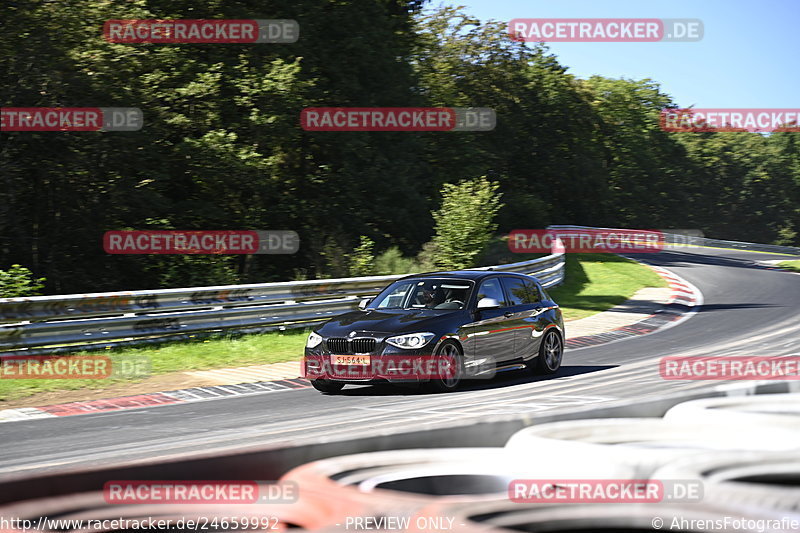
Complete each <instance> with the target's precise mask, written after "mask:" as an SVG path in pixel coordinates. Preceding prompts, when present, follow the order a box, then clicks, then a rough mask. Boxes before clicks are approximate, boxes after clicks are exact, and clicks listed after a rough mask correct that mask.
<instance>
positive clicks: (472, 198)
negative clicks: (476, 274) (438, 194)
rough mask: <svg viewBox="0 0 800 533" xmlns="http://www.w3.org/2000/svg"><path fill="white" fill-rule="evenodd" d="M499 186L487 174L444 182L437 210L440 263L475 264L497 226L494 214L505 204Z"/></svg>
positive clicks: (448, 266) (451, 265) (448, 265)
mask: <svg viewBox="0 0 800 533" xmlns="http://www.w3.org/2000/svg"><path fill="white" fill-rule="evenodd" d="M498 188H499V184H498V183H496V182H491V181H489V180H488V179H486V178H485V177H480V178H477V179H474V180H470V181H461V182H459V183H458V184H452V183H446V184H445V185H444V187H443V188H442V206H441V208H440V209H439V210H438V211H436V212H435V213H433V218H434V220H435V221H436V235H435V237H434V239H433V241H434V243H436V246H437V248H438V253H439V255H438V256H437V258H436V266H438V267H440V268H443V269H456V270H457V269H462V268H468V267H471V266H474V265H475V262H476V260H477V258H478V257H479V256H480V254H481V253H483V251H484V250H485V249H486V245H487V244H488V243H489V241H490V240H491V238H492V235H493V234H494V232H495V230H496V229H497V224H496V223H495V222H494V218H495V216H496V215H497V212H498V211H499V210H500V208H501V207H502V206H503V204H501V203H500V197H501V194H500V193H498V192H497V189H498Z"/></svg>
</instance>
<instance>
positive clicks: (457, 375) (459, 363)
mask: <svg viewBox="0 0 800 533" xmlns="http://www.w3.org/2000/svg"><path fill="white" fill-rule="evenodd" d="M435 355H444V356H447V357H448V358H451V359H453V360H455V361H456V367H455V371H454V372H453V375H452V376H448V377H441V378H431V380H430V381H429V382H428V384H427V385H428V387H427V388H428V389H429V390H431V391H432V392H451V391H454V390H456V389H457V388H458V386H459V385H460V384H461V381H462V380H463V379H464V354H463V353H462V352H461V346H459V345H458V343H456V342H454V341H449V340H448V341H444V342H443V343H442V344H441V346H439V348H438V349H437V350H436V354H435Z"/></svg>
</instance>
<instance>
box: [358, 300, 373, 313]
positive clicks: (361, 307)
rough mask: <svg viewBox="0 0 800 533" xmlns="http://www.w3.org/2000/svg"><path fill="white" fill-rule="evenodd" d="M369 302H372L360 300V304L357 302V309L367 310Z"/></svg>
mask: <svg viewBox="0 0 800 533" xmlns="http://www.w3.org/2000/svg"><path fill="white" fill-rule="evenodd" d="M371 301H372V300H371V299H369V298H364V299H363V300H361V301H360V302H358V308H359V309H361V310H362V311H363V310H364V309H366V308H367V306H368V305H369V303H370V302H371Z"/></svg>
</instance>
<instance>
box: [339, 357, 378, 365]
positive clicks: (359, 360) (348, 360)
mask: <svg viewBox="0 0 800 533" xmlns="http://www.w3.org/2000/svg"><path fill="white" fill-rule="evenodd" d="M331 357H333V364H334V365H368V364H369V356H368V355H332V356H331Z"/></svg>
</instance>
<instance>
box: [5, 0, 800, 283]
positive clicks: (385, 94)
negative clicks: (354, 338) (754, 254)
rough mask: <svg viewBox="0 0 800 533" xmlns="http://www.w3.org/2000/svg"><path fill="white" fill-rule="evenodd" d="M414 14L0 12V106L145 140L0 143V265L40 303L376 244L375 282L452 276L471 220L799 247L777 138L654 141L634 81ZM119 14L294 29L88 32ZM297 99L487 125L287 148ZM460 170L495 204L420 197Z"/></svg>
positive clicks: (308, 3)
mask: <svg viewBox="0 0 800 533" xmlns="http://www.w3.org/2000/svg"><path fill="white" fill-rule="evenodd" d="M422 3H423V2H422V1H420V0H414V1H404V0H373V1H369V2H364V1H360V0H337V1H336V2H330V1H328V0H292V1H289V0H268V1H264V0H236V1H235V2H227V1H226V2H220V1H214V2H205V3H198V2H190V1H187V0H85V1H81V2H74V1H72V0H50V1H47V2H42V1H40V0H14V1H13V2H7V3H6V4H7V5H4V12H3V19H2V26H0V68H2V70H3V72H4V73H5V81H6V83H4V84H3V85H2V86H0V105H2V106H3V107H115V106H122V107H139V108H141V109H142V110H143V113H144V116H145V126H144V128H143V129H142V130H141V131H138V132H109V133H99V132H83V133H77V132H76V133H52V132H49V133H48V132H42V133H30V132H1V133H0V141H2V145H0V183H1V184H2V186H1V187H0V268H4V267H5V268H7V267H8V266H10V265H12V264H22V265H27V266H28V267H30V268H31V270H33V271H34V272H37V273H38V274H41V275H43V276H45V277H46V278H47V282H46V287H45V292H47V293H69V292H89V291H106V290H133V289H146V288H159V287H174V286H186V285H210V284H222V283H250V282H262V281H281V280H286V279H291V278H303V277H306V278H313V277H329V276H346V275H349V273H350V269H351V266H353V265H351V264H350V263H349V259H348V255H349V254H351V253H352V252H353V250H356V249H357V248H359V249H361V248H360V247H361V246H362V245H363V242H362V241H361V238H362V236H364V237H366V238H368V239H370V242H373V243H374V247H373V248H371V249H370V251H369V253H370V254H371V255H375V256H376V260H375V262H378V258H380V257H381V255H382V254H385V253H388V251H389V250H396V251H392V252H391V253H389V254H388V255H387V256H386V257H385V258H384V259H383V266H381V267H380V268H381V269H383V270H386V269H392V270H397V269H401V270H402V269H405V268H407V267H408V265H409V264H414V265H417V266H420V267H421V266H422V265H428V266H431V267H432V266H433V264H434V263H435V264H438V265H441V266H447V267H448V268H455V267H457V266H459V265H463V266H471V265H472V262H473V261H474V260H475V258H476V255H475V253H477V252H476V251H475V250H478V249H479V248H480V246H479V244H480V243H481V242H482V239H483V238H484V236H485V234H486V231H488V230H489V229H491V228H492V224H488V225H485V226H484V225H482V226H481V228H483V229H480V230H478V228H477V227H476V228H472V227H469V226H464V224H467V223H468V222H469V223H471V222H472V221H471V220H468V215H467V213H470V215H469V216H473V215H476V214H477V216H479V217H483V218H482V219H481V220H482V221H483V222H481V224H484V223H485V222H486V219H487V218H486V217H487V215H488V213H490V212H492V214H494V207H492V206H495V207H497V208H498V209H499V210H497V213H496V217H495V218H494V219H493V220H494V222H493V223H494V224H496V225H497V230H498V231H500V232H504V231H508V230H511V229H515V228H543V227H545V226H546V225H548V224H557V223H560V224H565V223H573V224H586V225H603V226H627V227H643V228H669V227H674V228H696V229H701V230H703V231H704V232H705V233H706V234H707V235H708V236H711V237H717V238H732V239H746V240H755V241H761V242H781V243H783V244H800V242H798V240H799V239H800V238H799V237H798V235H800V207H798V206H800V141H798V134H796V133H775V134H772V135H769V136H763V135H759V134H749V133H699V134H692V133H665V132H663V131H661V129H660V128H659V126H658V112H659V111H660V109H662V108H664V107H675V106H677V103H676V102H673V101H672V99H671V98H670V97H669V95H667V94H666V93H665V92H664V91H663V90H662V89H661V87H660V86H659V85H658V83H657V82H656V81H654V80H649V79H647V80H626V79H607V78H602V77H592V78H590V79H587V80H581V79H577V78H575V77H574V76H573V75H571V74H569V73H568V72H567V66H565V65H563V64H561V63H560V62H559V59H558V58H557V57H556V56H555V55H553V54H552V53H551V52H550V51H549V49H548V48H547V47H546V46H543V45H539V44H525V43H520V42H517V41H514V40H511V39H509V38H508V35H507V32H506V28H505V24H504V23H500V22H493V21H490V22H480V21H478V20H475V19H474V18H472V17H469V16H467V15H466V14H465V13H464V12H463V11H462V10H460V9H458V8H453V7H441V8H434V9H428V10H421V4H422ZM125 18H176V19H178V18H185V19H200V18H228V19H241V18H287V19H295V20H297V21H298V23H299V24H300V32H301V35H300V39H299V40H298V42H297V43H294V44H269V45H234V44H226V45H213V44H192V45H128V44H112V43H108V42H107V41H105V40H104V39H103V37H102V35H101V31H100V29H101V28H102V27H103V23H104V22H105V21H106V20H108V19H125ZM312 106H358V107H376V106H404V107H414V106H474V107H491V108H493V109H495V111H496V114H497V119H498V120H497V127H496V129H495V130H494V131H492V132H427V133H417V134H412V133H404V132H352V133H333V132H307V131H304V130H302V128H300V125H299V118H298V117H299V114H300V111H301V110H302V109H303V108H305V107H312ZM482 176H485V177H486V180H485V183H488V182H492V183H496V184H497V185H496V192H497V193H500V194H502V195H503V199H504V203H503V205H502V207H501V206H500V204H499V203H498V204H491V205H489V206H479V205H477V204H476V203H475V202H474V201H470V200H466V199H464V200H465V202H466V203H465V204H464V205H462V206H461V207H462V208H463V209H465V210H464V211H463V214H462V215H459V214H458V209H456V207H455V205H451V204H447V202H448V200H447V198H448V195H447V194H445V197H444V199H443V198H442V196H440V191H442V189H443V188H444V190H445V191H450V192H449V193H448V194H456V191H459V190H460V189H459V187H462V186H463V184H462V185H457V184H459V183H461V182H463V183H473V184H474V183H484V182H482V181H480V177H482ZM475 180H478V181H475ZM492 187H494V186H492ZM480 191H482V192H481V193H482V194H483V193H485V192H486V190H485V189H480ZM492 191H494V189H492ZM473 192H475V191H473ZM492 197H494V194H493V195H492ZM442 201H444V202H445V204H444V205H443V204H441V202H442ZM468 210H472V211H468ZM434 212H435V213H437V215H436V217H438V218H436V217H434V216H433V215H432V213H434ZM459 217H460V218H459ZM451 221H452V223H453V224H456V225H458V224H461V225H462V226H456V227H452V228H446V227H445V226H444V224H445V223H447V224H449V223H451ZM120 229H137V230H146V229H209V230H213V229H255V230H264V229H292V230H295V231H297V232H298V233H299V235H300V238H301V248H300V251H299V252H298V253H297V254H295V255H288V256H280V255H256V256H246V257H245V256H233V257H220V256H207V257H181V256H166V255H162V256H159V255H151V256H147V255H138V256H137V255H108V254H106V253H105V252H104V251H103V248H102V236H103V233H104V232H105V231H108V230H120ZM465 231H466V233H465ZM472 231H475V233H474V234H473V233H471V232H472ZM434 233H435V234H436V238H434ZM457 234H458V235H457ZM459 236H460V238H459ZM426 243H427V244H426ZM364 251H365V250H361V252H364ZM361 252H359V253H361ZM366 257H367V255H366V254H363V256H362V258H361V259H363V261H362V260H361V259H359V261H360V263H358V265H355V266H354V267H353V268H355V270H354V271H358V272H361V271H363V270H364V269H365V268H366V266H365V265H366V263H365V261H366ZM406 260H407V261H411V263H405V262H404V261H406ZM357 262H358V261H357ZM362 263H364V264H362ZM390 263H391V264H393V265H394V266H389V265H390ZM374 266H375V265H374V264H373V267H374Z"/></svg>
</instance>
